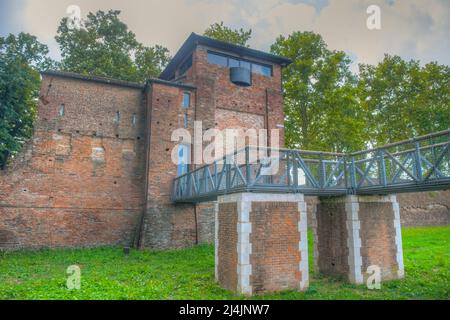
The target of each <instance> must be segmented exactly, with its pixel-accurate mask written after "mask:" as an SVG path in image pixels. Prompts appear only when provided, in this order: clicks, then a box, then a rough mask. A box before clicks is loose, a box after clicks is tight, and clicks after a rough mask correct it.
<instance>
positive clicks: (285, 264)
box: [250, 202, 301, 294]
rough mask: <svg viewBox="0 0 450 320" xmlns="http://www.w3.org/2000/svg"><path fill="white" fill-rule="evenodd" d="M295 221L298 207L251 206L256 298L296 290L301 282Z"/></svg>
mask: <svg viewBox="0 0 450 320" xmlns="http://www.w3.org/2000/svg"><path fill="white" fill-rule="evenodd" d="M298 220H299V212H298V203H295V202H287V203H283V202H253V203H252V209H251V212H250V222H251V223H252V233H251V234H250V243H251V244H252V254H251V255H250V263H251V265H252V275H251V276H250V283H251V285H252V288H253V292H254V293H255V294H258V293H263V292H273V291H280V290H287V289H292V290H298V288H299V283H300V280H301V274H300V271H299V263H300V252H299V241H300V234H299V231H298V222H299V221H298Z"/></svg>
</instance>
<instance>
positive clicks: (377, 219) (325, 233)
mask: <svg viewBox="0 0 450 320" xmlns="http://www.w3.org/2000/svg"><path fill="white" fill-rule="evenodd" d="M314 213H315V214H313V221H312V222H313V223H312V227H313V233H314V239H315V246H314V247H315V248H314V256H315V267H316V268H318V269H316V271H319V272H320V273H322V274H324V275H332V276H339V277H343V278H345V279H347V280H348V281H350V282H351V283H357V284H360V283H364V282H365V281H366V280H367V277H368V276H369V274H368V273H367V268H368V267H369V266H371V265H375V266H378V267H380V269H381V281H383V280H391V279H399V278H403V276H404V268H403V251H402V236H401V228H400V210H399V205H398V202H397V199H396V196H345V197H336V198H322V199H320V203H319V204H318V205H317V210H316V211H315V212H314Z"/></svg>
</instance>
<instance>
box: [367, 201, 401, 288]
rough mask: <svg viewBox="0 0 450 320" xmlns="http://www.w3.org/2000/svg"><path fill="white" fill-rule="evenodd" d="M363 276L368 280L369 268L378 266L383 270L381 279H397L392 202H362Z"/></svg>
mask: <svg viewBox="0 0 450 320" xmlns="http://www.w3.org/2000/svg"><path fill="white" fill-rule="evenodd" d="M358 215H359V219H360V221H361V229H360V232H359V233H360V237H361V258H362V274H363V277H364V279H366V278H367V273H366V271H367V268H368V267H369V266H371V265H377V266H379V267H380V268H381V279H383V280H389V279H396V278H397V270H398V265H397V261H396V252H397V247H396V245H395V226H394V211H393V209H392V203H391V202H361V203H360V204H359V214H358Z"/></svg>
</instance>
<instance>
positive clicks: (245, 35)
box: [204, 21, 252, 47]
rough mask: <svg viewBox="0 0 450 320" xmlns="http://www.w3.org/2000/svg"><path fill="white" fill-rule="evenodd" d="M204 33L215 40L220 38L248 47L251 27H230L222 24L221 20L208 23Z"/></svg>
mask: <svg viewBox="0 0 450 320" xmlns="http://www.w3.org/2000/svg"><path fill="white" fill-rule="evenodd" d="M204 35H205V36H207V37H210V38H213V39H216V40H221V41H225V42H229V43H233V44H237V45H240V46H246V47H248V44H247V42H248V41H249V40H250V38H251V37H252V29H249V30H244V29H242V28H240V29H235V30H233V29H231V28H229V27H227V26H225V25H224V24H223V21H221V22H220V23H217V22H216V23H214V24H212V25H210V26H209V27H208V28H207V29H206V30H205V32H204Z"/></svg>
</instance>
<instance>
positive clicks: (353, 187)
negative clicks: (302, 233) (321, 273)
mask: <svg viewBox="0 0 450 320" xmlns="http://www.w3.org/2000/svg"><path fill="white" fill-rule="evenodd" d="M449 145H450V130H446V131H441V132H436V133H433V134H429V135H426V136H422V137H418V138H415V139H411V140H406V141H401V142H398V143H393V144H390V145H386V146H383V147H380V148H375V149H370V150H365V151H360V152H356V153H352V154H342V153H329V152H316V151H304V150H289V149H273V148H261V147H251V146H249V147H246V148H244V149H241V150H239V151H237V152H235V153H234V154H232V155H228V156H225V157H223V158H222V159H220V160H217V161H215V162H214V163H212V164H209V165H205V166H202V167H200V168H197V169H195V170H193V171H191V172H188V173H186V174H184V175H182V176H179V177H177V178H176V179H175V180H174V183H173V189H172V200H173V202H175V203H186V202H187V203H197V202H203V201H211V200H215V199H216V198H217V196H219V195H223V194H230V193H237V192H270V193H276V192H280V193H303V194H305V195H314V196H338V195H346V194H359V195H370V194H391V193H401V192H419V191H429V190H445V189H449V188H450V151H449Z"/></svg>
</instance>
